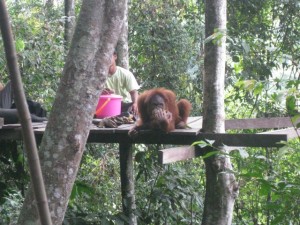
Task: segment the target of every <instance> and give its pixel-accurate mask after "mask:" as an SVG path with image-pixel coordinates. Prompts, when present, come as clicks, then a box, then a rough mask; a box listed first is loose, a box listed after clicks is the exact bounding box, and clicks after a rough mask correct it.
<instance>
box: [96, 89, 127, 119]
mask: <svg viewBox="0 0 300 225" xmlns="http://www.w3.org/2000/svg"><path fill="white" fill-rule="evenodd" d="M121 101H122V96H121V95H114V94H111V95H101V96H100V98H99V101H98V105H97V108H96V113H95V114H96V117H97V118H104V117H110V116H117V115H119V114H121Z"/></svg>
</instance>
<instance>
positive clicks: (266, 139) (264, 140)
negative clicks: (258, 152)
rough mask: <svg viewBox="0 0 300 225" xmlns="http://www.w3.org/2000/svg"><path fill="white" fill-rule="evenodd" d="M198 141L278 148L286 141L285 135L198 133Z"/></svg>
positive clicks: (219, 144)
mask: <svg viewBox="0 0 300 225" xmlns="http://www.w3.org/2000/svg"><path fill="white" fill-rule="evenodd" d="M198 138H199V140H214V141H215V143H214V145H215V146H222V145H226V146H241V147H280V146H282V145H283V144H280V142H282V141H287V140H288V139H287V135H286V134H226V133H224V134H214V133H199V134H198Z"/></svg>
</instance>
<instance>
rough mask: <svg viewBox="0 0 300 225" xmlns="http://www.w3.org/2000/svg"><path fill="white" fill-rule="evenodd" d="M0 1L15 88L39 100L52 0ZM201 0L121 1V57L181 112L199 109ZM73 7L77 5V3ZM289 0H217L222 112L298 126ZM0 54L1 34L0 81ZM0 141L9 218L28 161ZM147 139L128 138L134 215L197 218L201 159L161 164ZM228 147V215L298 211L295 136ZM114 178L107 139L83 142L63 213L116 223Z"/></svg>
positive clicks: (54, 64)
mask: <svg viewBox="0 0 300 225" xmlns="http://www.w3.org/2000/svg"><path fill="white" fill-rule="evenodd" d="M7 4H8V6H9V12H10V16H11V21H12V28H13V32H14V35H15V40H16V49H17V52H18V60H19V66H20V70H21V74H22V79H23V81H24V85H25V90H26V94H27V95H28V97H30V98H32V99H33V100H36V101H39V102H41V103H44V105H45V106H46V108H47V109H48V110H50V109H51V105H52V103H53V99H54V96H55V92H56V90H57V86H58V83H59V78H60V76H61V73H62V69H63V65H64V60H65V53H66V52H65V46H64V40H63V28H64V27H63V6H62V5H58V7H53V8H49V7H48V8H47V7H45V5H44V4H43V3H42V2H41V1H27V0H19V1H7ZM203 4H204V3H203V1H182V0H176V1H157V0H154V1H149V0H144V1H136V0H134V1H130V5H129V49H130V50H129V51H130V66H131V70H132V71H133V72H134V74H135V75H136V77H137V78H138V80H139V82H140V83H141V84H142V90H146V89H150V88H153V87H166V88H169V89H172V90H174V91H175V92H176V93H177V96H178V98H187V99H189V100H190V101H191V102H192V103H193V114H192V115H197V116H199V114H201V110H202V73H203V59H204V55H203V52H204V51H203V44H204V41H205V40H204V5H203ZM76 9H77V11H76V12H77V13H78V10H79V4H78V5H77V8H76ZM299 11H300V4H299V1H298V0H289V1H278V0H265V1H261V0H251V1H250V0H244V1H240V0H228V23H227V30H226V35H227V61H226V100H225V103H226V116H227V118H249V117H266V116H284V115H290V116H293V117H292V120H293V122H294V124H295V127H299V123H297V121H298V119H299V115H300V114H299V109H298V108H299V84H300V81H299V77H298V76H299V59H300V58H299V50H300V49H299V48H300V45H299V30H300V17H299ZM224 33H225V31H217V30H216V32H215V34H213V35H212V36H211V37H210V38H208V39H206V41H209V40H212V41H218V39H219V38H221V37H223V35H224ZM0 43H2V40H1V39H0ZM5 63H6V61H5V57H4V51H3V45H2V44H1V45H0V76H1V81H2V82H4V83H6V82H7V80H8V75H7V68H6V66H5ZM196 144H198V145H201V146H202V147H205V146H207V145H209V146H211V144H212V143H207V142H205V143H204V142H199V143H196ZM2 146H3V145H2V144H1V149H0V150H1V151H0V167H1V168H2V170H1V172H0V212H1V213H0V215H1V216H0V223H1V224H2V223H3V224H8V223H9V222H12V220H14V219H16V217H17V212H18V210H19V209H20V207H21V204H22V201H23V196H20V190H22V191H23V189H24V188H25V187H26V185H24V184H27V183H28V173H27V172H26V168H24V171H25V172H23V171H22V173H19V172H20V170H19V169H20V168H21V167H20V166H22V165H24V164H23V159H24V158H23V155H22V151H20V149H18V150H17V151H15V150H14V151H12V150H5V151H4V148H3V147H2ZM157 150H158V148H157V146H147V147H145V146H143V145H138V146H137V148H136V154H135V176H136V187H135V188H136V199H137V216H138V221H139V224H199V223H201V216H202V215H201V214H202V210H203V196H204V191H205V190H204V185H205V182H204V165H203V162H202V159H201V158H198V159H195V160H192V161H187V162H180V163H174V164H171V165H167V166H163V167H161V166H160V165H158V164H157ZM216 153H217V151H215V152H213V153H212V154H216ZM209 156H210V155H209V154H208V155H205V156H204V157H209ZM230 156H231V157H232V160H233V165H234V171H233V172H235V174H236V176H237V178H238V180H239V183H240V195H239V197H238V199H237V200H236V204H235V215H234V217H233V220H234V221H233V224H268V223H269V224H299V223H300V221H299V218H300V215H299V212H300V209H299V202H300V199H299V196H300V193H299V192H300V184H299V179H298V177H299V163H300V156H299V142H298V141H295V142H293V143H288V144H287V146H286V147H285V148H281V149H257V148H253V149H252V148H251V149H250V148H249V149H238V151H233V152H231V153H230ZM25 165H26V164H25ZM20 175H22V178H20ZM119 180H120V175H119V159H118V152H117V147H116V146H114V145H90V146H87V151H86V152H85V154H84V158H83V160H82V164H81V168H80V171H79V173H78V177H77V180H76V183H75V185H74V188H73V191H72V195H71V198H70V202H69V207H68V211H67V214H66V217H65V221H64V224H72V225H74V224H81V225H82V224H123V223H124V221H125V220H126V217H125V216H124V214H123V213H122V212H121V211H122V209H121V205H122V204H121V199H120V198H121V194H120V182H119ZM22 191H21V193H22V194H23V192H22ZM174 212H175V213H174Z"/></svg>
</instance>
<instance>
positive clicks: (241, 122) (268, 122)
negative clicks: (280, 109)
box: [225, 117, 293, 130]
mask: <svg viewBox="0 0 300 225" xmlns="http://www.w3.org/2000/svg"><path fill="white" fill-rule="evenodd" d="M285 127H293V124H292V122H291V118H290V117H271V118H256V119H234V120H226V121H225V129H226V130H234V129H274V128H285Z"/></svg>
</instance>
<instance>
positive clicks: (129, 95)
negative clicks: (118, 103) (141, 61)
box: [102, 52, 140, 115]
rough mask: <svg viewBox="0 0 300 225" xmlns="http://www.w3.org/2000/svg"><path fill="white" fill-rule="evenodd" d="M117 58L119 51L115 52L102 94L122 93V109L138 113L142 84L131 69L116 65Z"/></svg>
mask: <svg viewBox="0 0 300 225" xmlns="http://www.w3.org/2000/svg"><path fill="white" fill-rule="evenodd" d="M116 60H117V53H116V52H114V54H113V56H112V60H111V65H110V67H109V71H108V77H107V81H106V84H105V86H106V88H105V89H104V90H103V92H102V94H103V95H107V94H117V95H121V96H122V97H123V100H122V107H121V111H122V112H131V113H132V114H133V115H137V113H138V108H137V99H138V90H139V88H140V86H139V85H138V83H137V81H136V79H135V77H134V75H133V74H132V73H131V72H130V71H129V70H127V69H124V68H122V67H119V66H117V65H116Z"/></svg>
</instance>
